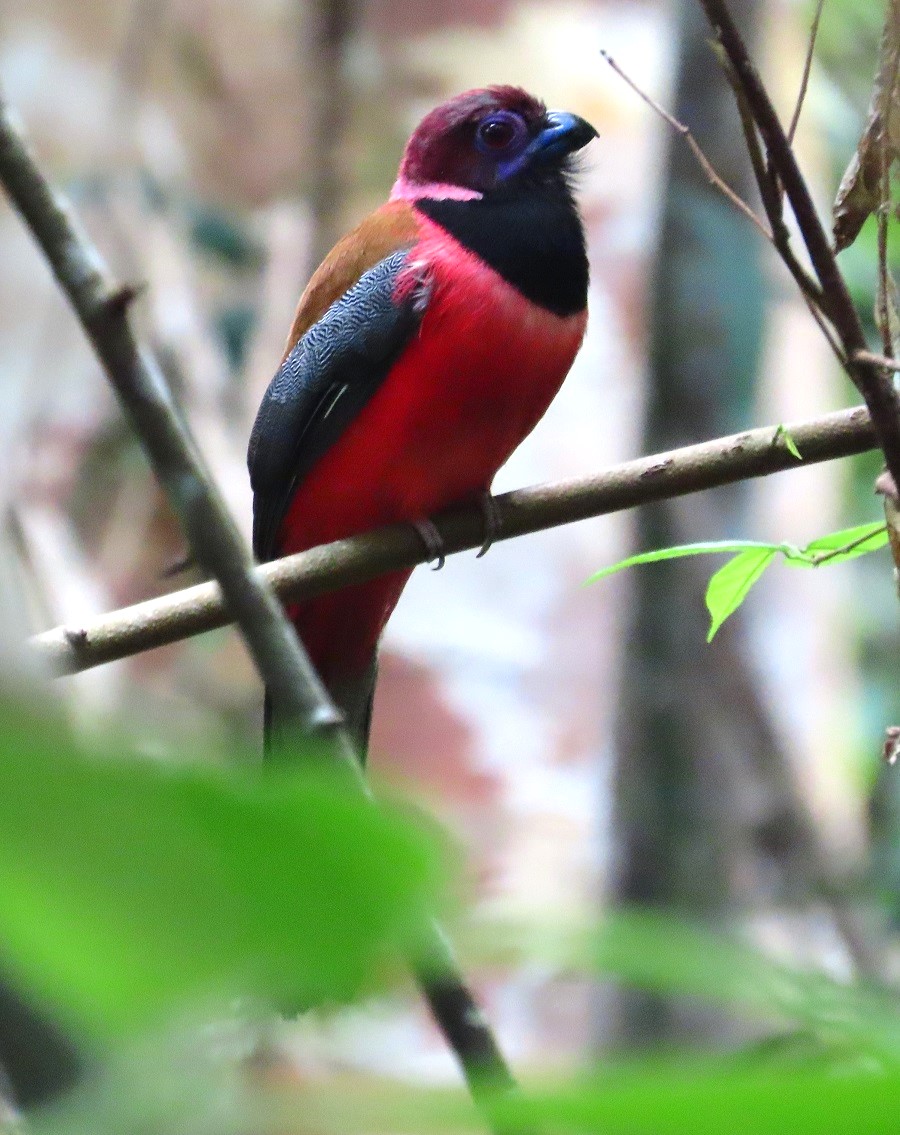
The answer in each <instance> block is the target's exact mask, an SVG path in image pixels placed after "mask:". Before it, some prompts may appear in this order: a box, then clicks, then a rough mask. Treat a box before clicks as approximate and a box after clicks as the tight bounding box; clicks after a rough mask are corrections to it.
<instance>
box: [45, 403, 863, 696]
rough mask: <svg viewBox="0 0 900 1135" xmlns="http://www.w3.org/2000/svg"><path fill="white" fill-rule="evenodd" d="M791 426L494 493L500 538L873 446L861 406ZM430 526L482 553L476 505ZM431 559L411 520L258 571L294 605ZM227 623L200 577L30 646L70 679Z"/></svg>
mask: <svg viewBox="0 0 900 1135" xmlns="http://www.w3.org/2000/svg"><path fill="white" fill-rule="evenodd" d="M787 430H788V432H789V433H790V436H791V437H792V438H793V440H794V442H795V443H796V445H797V447H798V449H799V451H800V453H801V454H802V456H803V461H802V462H798V461H797V459H796V458H795V457H793V456H792V455H791V454H790V452H789V451H788V449H787V447H786V445H785V442H784V436H783V431H781V430H780V429H779V428H778V427H775V426H766V427H763V428H761V429H755V430H748V431H746V432H744V433H739V434H734V435H732V436H730V437H723V438H718V439H717V440H715V441H708V442H703V443H701V444H699V445H691V446H687V447H685V448H683V449H676V450H672V451H670V452H668V453H659V454H655V455H654V456H652V457H642V458H639V459H638V460H636V461H628V462H625V463H624V464H621V465H616V466H613V467H612V468H610V469H606V470H604V471H602V472H600V473H597V474H595V475H594V476H591V477H584V478H581V479H578V480H572V481H562V482H558V483H555V484H548V485H537V486H535V487H533V488H528V489H519V490H517V491H515V492H511V493H504V494H503V495H501V496H498V497H496V498H495V500H496V505H497V513H498V516H499V518H500V532H499V534H498V536H497V539H498V540H509V539H512V538H514V537H516V536H524V535H526V534H527V533H530V532H539V531H541V530H543V529H546V528H554V527H556V526H557V525H561V524H569V523H572V522H574V521H576V520H586V519H588V518H590V517H595V516H603V515H606V514H607V513H611V512H621V511H623V510H624V509H628V508H634V507H635V506H637V505H642V504H647V503H649V502H651V501H657V500H667V499H669V498H672V497H678V496H684V495H686V494H688V493H696V492H701V491H703V490H704V489H713V488H717V487H718V486H720V485H729V484H733V483H734V482H736V481H742V480H746V479H748V478H752V477H763V476H766V475H768V474H770V473H778V472H781V471H783V470H786V469H800V468H802V467H803V465H811V464H815V463H817V462H820V461H830V460H833V459H835V458H839V457H848V456H850V455H852V454H854V453H863V452H865V451H866V450H869V449H873V448H875V445H876V441H875V435H874V432H873V430H872V426H871V423H870V421H869V416H868V414H867V413H866V410H865V408H864V407H862V406H857V407H856V408H854V409H852V410H841V411H839V412H837V413H833V414H828V415H826V416H825V417H822V418H817V419H815V420H813V421H808V422H800V423H797V424H794V425H790V426H788V427H787ZM435 523H436V526H437V528H438V530H439V532H440V533H441V536H442V538H443V540H444V543H445V546H446V549H447V551H448V552H461V551H464V550H467V549H470V548H477V547H479V546H480V544H481V542H482V540H483V538H484V515H483V513H482V511H481V509H480V508H479V507H475V508H466V509H457V510H454V511H453V512H449V513H445V514H444V515H443V516H439V517H436V518H435ZM426 555H427V553H426V552H425V550H424V548H423V545H422V541H421V538H420V537H419V536H418V534H417V533H416V532H415V531H414V530H413V529H412V527H410V526H394V527H390V528H383V529H380V530H379V531H377V532H368V533H364V534H363V535H360V536H353V537H351V538H350V539H347V540H338V541H336V542H335V543H333V544H326V545H324V546H322V547H319V548H313V549H311V550H310V551H308V552H301V553H299V554H297V555H294V556H287V557H286V558H285V559H282V560H275V561H273V562H272V563H268V564H263V565H262V566H260V567H258V568H257V569H256V571H257V573H258V574H259V575H260V576H261V577H262V578H264V579H266V580H267V581H268V583H269V584H270V585H271V586H272V587H273V588H274V590H275V592H276V594H277V595H278V596H279V597H280V598H281V599H282V600H283V601H284V602H298V601H300V600H303V599H309V598H311V597H312V596H314V595H321V594H322V593H323V592H326V591H335V590H337V589H338V588H341V587H347V586H349V585H351V584H355V583H361V582H363V581H364V580H367V579H371V578H373V577H374V576H377V575H381V574H383V573H385V572H389V571H396V570H397V569H398V568H403V567H412V566H413V565H415V564H418V563H422V562H424V560H425V558H426ZM231 621H232V617H231V616H230V614H229V609H228V606H227V604H226V603H225V601H224V599H223V595H222V591H221V588H220V587H219V586H218V584H215V583H201V584H199V585H197V586H196V587H189V588H187V589H185V590H183V591H179V592H176V593H174V594H172V595H164V596H161V597H160V598H158V599H150V600H148V601H147V602H144V603H138V604H135V605H134V606H132V607H126V608H124V609H123V610H120V611H114V612H112V613H111V614H109V615H106V616H104V617H103V618H102V619H98V620H96V621H94V622H91V623H89V624H84V625H80V626H65V627H56V628H54V629H53V630H48V631H45V632H44V633H42V634H39V635H35V636H34V638H32V639H31V646H32V648H33V649H34V650H35V651H37V652H38V654H39V655H40V656H41V659H42V660H43V661H45V662H46V663H48V664H49V665H50V667H51V669H52V670H53V672H55V673H56V674H59V675H63V674H75V673H78V672H79V671H81V670H87V669H90V668H91V667H92V666H99V665H102V664H103V663H104V662H113V661H115V660H116V659H120V658H127V657H128V656H130V655H133V654H139V653H141V652H142V651H144V650H150V649H152V648H153V647H157V646H164V645H166V644H167V643H172V642H178V641H179V640H181V639H184V638H189V637H190V636H191V635H196V634H201V633H203V632H204V631H208V630H213V629H215V628H217V627H223V626H227V625H228V623H229V622H231Z"/></svg>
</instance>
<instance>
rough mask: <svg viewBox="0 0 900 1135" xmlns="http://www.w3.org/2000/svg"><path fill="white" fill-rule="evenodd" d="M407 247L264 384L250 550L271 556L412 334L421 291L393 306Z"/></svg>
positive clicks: (253, 452)
mask: <svg viewBox="0 0 900 1135" xmlns="http://www.w3.org/2000/svg"><path fill="white" fill-rule="evenodd" d="M407 256H408V249H404V250H401V251H399V252H396V253H394V254H393V255H392V256H389V257H387V258H386V259H384V260H382V261H380V262H379V263H378V264H376V265H375V266H374V267H373V268H370V269H369V271H368V272H366V273H364V274H363V275H362V276H361V277H360V279H359V280H358V281H357V283H356V284H354V285H353V287H352V288H350V289H349V290H348V291H346V292H345V293H344V295H343V296H341V298H340V299H339V300H336V301H335V302H334V303H333V304H332V305H331V307H330V308H329V309H328V310H327V311H326V312H325V314H324V315H323V316H322V318H321V319H320V320H319V321H318V322H317V323H315V324H313V326H312V327H310V329H309V330H308V331H307V332H306V334H305V335H304V336H303V337H302V338H301V339H300V341H299V342H298V343H297V345H296V347H294V349H293V350H292V351H291V353H290V354H289V355H288V357H287V358H286V359H285V360H284V363H283V364H282V366H281V370H279V372H278V374H276V376H275V378H274V379H273V380H272V382H271V383H270V385H269V388H268V390H267V391H266V393H265V395H264V397H263V400H262V403H261V405H260V407H259V411H258V413H257V415H256V421H255V423H254V425H253V432H252V434H251V435H250V446H249V449H248V452H247V464H248V467H249V469H250V484H251V486H252V488H253V552H254V555H255V556H256V558H257V559H258V560H259V561H260V562H263V561H265V560H267V559H272V558H274V556H275V555H276V554H277V551H278V549H277V547H276V541H277V538H278V530H279V528H280V527H281V523H282V521H283V520H284V516H285V513H286V512H287V509H288V507H289V505H290V501H291V498H292V496H293V495H294V493H295V491H296V489H297V486H298V485H299V484H300V482H301V481H302V479H303V477H305V476H306V474H307V473H308V472H309V470H310V469H311V468H312V467H313V465H314V464H315V463H316V462H317V461H318V460H319V459H320V458H321V457H322V455H323V454H324V453H325V452H326V451H327V450H328V449H329V448H330V447H331V446H332V445H333V444H334V443H335V442H336V441H337V440H338V438H339V437H340V436H341V434H343V432H344V431H345V430H346V428H347V426H348V425H349V424H350V422H351V421H352V420H353V419H354V418H355V417H356V415H357V414H358V413H359V412H360V410H362V408H363V407H364V406H365V404H366V403H367V402H368V400H369V399H370V398H371V397H372V395H373V394H374V393H375V391H376V390H377V389H378V387H379V386H380V385H381V383H382V382H383V381H384V379H385V377H386V376H387V373H388V371H389V370H390V368H391V366H392V365H393V363H394V361H395V360H396V358H397V356H398V355H399V354H400V353H401V351H402V350H403V348H404V347H405V346H406V344H407V343H408V342H409V340H410V339H411V338H412V336H413V335H414V334H415V332H416V331H417V330H418V327H419V324H420V323H421V320H422V315H423V314H424V310H425V306H426V303H427V294H426V293H425V290H424V287H420V288H416V289H413V290H412V292H411V294H410V295H409V296H408V297H405V298H404V299H403V300H402V301H401V302H399V303H397V302H395V300H394V290H395V285H396V282H397V277H398V275H399V274H400V272H401V271H402V269H403V267H404V265H405V263H406V258H407Z"/></svg>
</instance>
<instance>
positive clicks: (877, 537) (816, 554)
mask: <svg viewBox="0 0 900 1135" xmlns="http://www.w3.org/2000/svg"><path fill="white" fill-rule="evenodd" d="M888 539H889V537H888V531H887V525H886V524H884V523H883V522H880V521H876V522H875V523H872V524H858V525H856V526H855V527H854V528H842V529H841V531H840V532H830V533H829V534H828V535H827V536H819V537H818V539H816V540H813V541H811V542H810V543H809V544H807V545H806V547H805V548H802V549H801V550H800V551H799V552H798V553H797V554H796V555H787V556H786V557H785V558H786V559H787V562H788V563H789V564H792V565H793V566H794V567H821V566H822V565H823V564H839V563H843V562H845V561H846V560H855V559H856V558H857V557H858V556H866V555H868V554H869V552H875V551H877V550H878V549H879V548H883V547H884V545H885V544H887V542H888Z"/></svg>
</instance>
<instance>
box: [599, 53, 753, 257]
mask: <svg viewBox="0 0 900 1135" xmlns="http://www.w3.org/2000/svg"><path fill="white" fill-rule="evenodd" d="M600 54H601V55H602V56H603V58H604V59H605V60H606V62H607V63H608V64H609V65H610V67H612V69H613V71H615V73H616V74H617V75H618V76H619V77H620V78H622V79H624V80H625V82H626V83H627V84H628V86H629V87H631V89H632V90H633V91H634V93H635V94H636V95H637V96H638V98H641V99H643V101H644V102H645V103H646V104H647V106H649V107H650V109H651V110H653V111H654V112H655V113H656V114H658V115H659V116H660V118H662V119H663V121H664V122H667V123H668V124H669V126H671V127H672V129H673V130H675V131H676V132H677V133H678V134H680V135H681V137H682V138H684V140H685V142H687V144H688V146H690V148H691V153H692V154H693V155H694V157H695V158H696V159H697V163H698V165H699V166H700V168H701V169H702V170H703V173H704V175H705V176H706V179H707V180H708V181H709V183H710V185H713V186H715V188H716V189H718V190H719V192H720V193H722V194H723V195H724V196H725V197H726V198H727V199H728V200H729V201H730V202H731V204H732V205H734V207H735V209H737V210H738V211H739V212H740V213H743V214H744V216H745V217H746V218H747V219H748V220H749V221H752V222H753V224H754V225H756V227H757V228H758V229H759V231H760V232H761V233H762V234H763V236H764V237H765V238H766V240H768V241H771V240H772V233H771V231H770V230H769V228H768V226H767V225H766V223H765V221H763V220H762V218H760V217H758V216H757V215H756V213H755V212H754V211H753V210H752V209H751V208H750V206H749V205H748V204H747V202H746V201H745V200H744V199H743V197H740V196H738V194H737V193H735V191H734V190H733V189H732V188H731V186H730V185H728V184H727V183H726V182H725V181H723V180H722V178H721V177H720V176H719V174H718V173H717V172H716V169H715V166H714V165H713V164H712V162H711V161H710V160H709V158H708V157H707V156H706V154H705V153H704V152H703V150H702V148H701V146H700V143H699V142H698V141H697V139H696V138H695V137H694V134H693V131H692V130H691V128H690V127H689V126H687V125H685V123H683V122H679V121H678V119H677V118H675V117H674V115H671V114H669V112H668V111H667V110H666V109H665V107H662V106H660V104H659V103H658V102H657V101H656V99H654V98H652V97H651V96H650V95H648V94H647V92H646V91H642V90H641V88H640V87H639V86H638V85H637V83H635V82H634V80H633V79H630V78H629V77H628V75H626V74H625V72H624V71H623V70H622V68H621V67H620V66H619V64H618V63H616V61H615V59H613V57H612V56H611V55H610V54H609V52H607V51H603V50H601V52H600Z"/></svg>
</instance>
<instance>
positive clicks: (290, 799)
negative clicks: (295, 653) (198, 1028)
mask: <svg viewBox="0 0 900 1135" xmlns="http://www.w3.org/2000/svg"><path fill="white" fill-rule="evenodd" d="M342 783H344V784H345V782H342ZM438 878H439V871H438V869H437V866H436V860H435V855H434V849H433V847H432V846H431V845H430V844H429V842H428V841H426V840H425V838H424V837H423V836H422V834H421V833H419V832H418V831H417V830H416V829H415V828H414V827H413V826H412V825H411V823H410V821H409V819H408V818H407V819H406V820H401V819H399V818H398V816H397V815H392V814H390V813H388V812H385V811H384V810H382V809H379V808H376V807H375V806H374V805H372V804H370V803H368V802H367V801H366V800H364V799H359V798H354V797H352V796H351V795H350V794H348V792H347V791H346V790H345V788H342V785H341V784H339V783H337V781H336V780H332V779H330V778H329V777H326V776H325V775H323V774H322V773H321V772H320V773H319V774H313V773H307V774H305V775H300V774H296V773H294V774H287V773H284V772H275V771H274V770H273V771H271V772H268V773H266V774H261V773H259V772H255V771H252V770H229V769H212V768H201V767H177V768H174V767H163V766H159V765H151V764H149V763H146V762H138V761H135V760H122V759H118V760H113V759H106V760H100V759H89V758H86V757H84V756H82V755H81V754H79V753H77V752H76V751H75V750H74V749H73V748H72V747H71V746H69V745H68V743H67V742H66V740H65V738H64V737H62V736H61V735H60V731H59V730H58V729H56V730H54V729H53V728H52V727H51V726H49V725H48V724H46V723H44V722H40V721H37V720H34V719H28V718H26V717H24V716H23V715H21V714H20V715H18V716H17V717H14V716H13V715H12V713H11V712H9V711H8V710H7V711H5V712H3V713H2V716H0V952H2V955H3V962H4V966H8V967H9V969H10V970H11V971H12V972H13V973H14V974H15V975H17V976H18V977H19V978H20V979H21V980H22V982H23V983H25V985H26V987H29V988H31V989H32V990H33V991H34V992H35V993H36V994H38V995H39V996H40V997H41V998H42V999H43V1000H45V1001H47V1002H48V1003H49V1004H51V1005H55V1006H57V1007H58V1008H59V1009H60V1010H61V1011H62V1012H63V1013H64V1015H65V1016H66V1017H67V1019H70V1020H71V1021H73V1023H77V1024H80V1025H82V1026H83V1027H84V1028H86V1029H87V1030H88V1031H89V1032H91V1033H93V1034H95V1035H97V1036H100V1037H102V1036H108V1035H110V1034H115V1033H119V1032H121V1031H123V1030H133V1029H136V1028H138V1027H141V1026H145V1025H147V1024H150V1023H152V1022H154V1021H156V1020H159V1019H162V1017H163V1016H164V1015H166V1014H169V1013H171V1012H172V1011H173V1009H174V1008H175V1007H177V1006H179V1005H181V1004H189V1003H191V1002H194V1001H197V1000H201V999H203V998H205V997H213V996H219V995H222V994H225V995H233V994H235V993H249V994H259V995H262V996H270V997H274V998H277V999H278V1000H279V1002H284V1001H288V1002H290V1003H291V1004H296V1005H298V1006H299V1005H300V1004H309V1003H310V1002H319V1001H322V1000H323V999H329V998H341V997H346V996H348V995H350V994H351V993H352V992H353V991H354V990H355V989H356V988H357V986H358V985H359V983H360V982H361V981H363V980H364V979H365V978H367V977H369V976H371V974H372V970H373V966H375V965H376V964H377V963H378V962H380V961H383V960H384V959H385V958H387V957H390V956H394V955H395V951H396V950H398V949H399V948H400V947H401V946H402V945H403V944H405V943H406V942H407V941H408V939H409V937H410V935H411V934H412V932H413V927H414V925H416V924H417V922H418V920H419V919H420V918H421V917H422V914H423V911H424V908H425V904H426V902H427V901H428V902H430V900H431V899H432V898H433V897H434V891H435V888H436V886H437V885H438Z"/></svg>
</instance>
